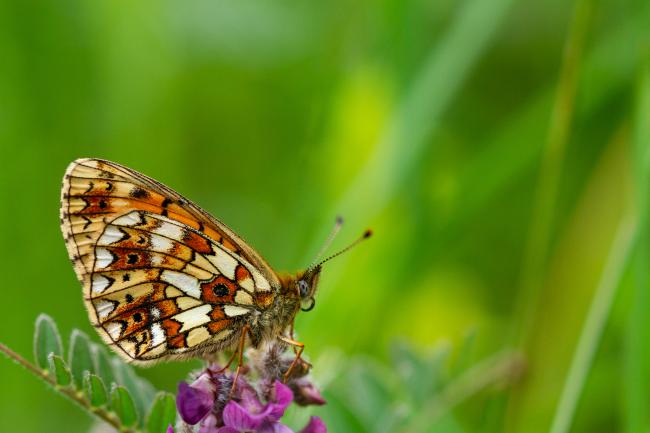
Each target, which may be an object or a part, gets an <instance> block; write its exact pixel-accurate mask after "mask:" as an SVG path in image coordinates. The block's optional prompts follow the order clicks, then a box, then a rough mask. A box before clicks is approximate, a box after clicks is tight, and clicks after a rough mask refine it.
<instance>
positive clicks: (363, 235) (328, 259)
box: [315, 230, 372, 267]
mask: <svg viewBox="0 0 650 433" xmlns="http://www.w3.org/2000/svg"><path fill="white" fill-rule="evenodd" d="M370 236H372V230H366V231H365V232H363V234H362V235H361V236H360V237H359V238H358V239H357V240H356V241H354V242H352V243H351V244H350V245H348V246H347V247H345V248H343V249H342V250H340V251H337V252H336V253H334V254H332V255H331V256H329V257H326V258H324V259H323V260H321V261H320V262H318V263H317V264H316V266H315V267H318V266H320V265H322V264H323V263H325V262H329V261H330V260H332V259H333V258H334V257H338V256H340V255H341V254H343V253H345V252H346V251H349V250H351V249H352V248H354V247H356V246H357V244H359V243H360V242H361V241H364V240H366V239H368V238H369V237H370Z"/></svg>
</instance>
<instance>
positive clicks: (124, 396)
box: [111, 385, 138, 427]
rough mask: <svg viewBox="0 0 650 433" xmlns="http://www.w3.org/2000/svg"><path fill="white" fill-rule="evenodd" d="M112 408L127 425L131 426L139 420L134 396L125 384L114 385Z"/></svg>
mask: <svg viewBox="0 0 650 433" xmlns="http://www.w3.org/2000/svg"><path fill="white" fill-rule="evenodd" d="M111 409H112V410H113V412H115V413H116V414H117V416H118V417H119V418H120V421H122V424H123V425H125V426H126V427H131V426H133V425H135V423H136V422H138V413H137V412H136V410H135V404H134V403H133V398H132V397H131V394H130V393H129V391H127V389H126V388H124V387H123V386H119V385H114V386H113V389H112V390H111Z"/></svg>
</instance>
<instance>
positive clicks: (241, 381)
mask: <svg viewBox="0 0 650 433" xmlns="http://www.w3.org/2000/svg"><path fill="white" fill-rule="evenodd" d="M468 342H471V341H470V340H466V342H465V343H464V344H463V346H462V347H461V348H460V349H459V351H458V354H457V356H456V360H455V361H454V362H453V363H452V362H450V361H449V359H450V358H449V354H450V351H449V350H448V348H446V347H439V348H435V349H433V350H425V351H424V353H416V352H415V351H413V350H412V349H411V348H410V347H409V346H408V345H404V344H398V345H395V346H394V350H393V364H392V365H382V364H379V363H377V362H375V361H371V360H368V359H363V358H357V359H343V358H341V357H339V358H338V361H337V360H336V359H335V358H332V357H331V356H330V358H329V359H324V361H327V362H324V363H321V362H320V361H319V363H320V364H322V365H326V366H327V369H328V370H330V371H334V372H336V373H337V378H336V380H334V381H332V382H331V383H330V385H329V387H328V388H330V390H329V393H328V397H327V400H328V401H329V402H330V403H331V404H329V405H327V406H325V407H324V408H323V410H324V414H325V418H326V419H327V420H328V424H330V423H331V426H330V428H331V430H332V431H337V432H338V431H341V432H344V431H353V430H359V429H362V430H364V431H372V432H374V433H377V432H379V433H382V432H386V433H388V432H404V433H406V432H408V433H419V432H421V433H426V432H429V431H433V430H431V428H432V427H435V428H436V430H435V431H436V432H441V433H444V432H448V431H449V432H454V431H457V430H455V429H454V428H453V425H452V424H453V418H450V416H451V415H452V410H454V408H455V407H457V406H459V405H460V404H461V403H463V402H465V401H467V400H469V399H470V398H472V397H473V396H475V395H476V394H478V393H480V392H482V391H483V390H487V389H489V388H491V387H493V386H496V387H498V388H503V385H507V384H509V383H511V382H512V381H514V380H516V379H517V378H518V377H519V376H520V374H521V372H522V368H523V366H524V364H523V359H522V358H521V356H520V355H519V354H518V353H516V352H510V351H504V352H502V353H499V354H496V355H495V356H493V357H490V358H488V359H485V360H483V361H481V362H478V363H476V364H475V365H470V364H468V362H467V359H468V357H467V352H468V349H467V347H469V343H468ZM290 347H291V346H289V345H287V344H285V343H283V342H274V343H270V344H266V345H263V346H262V347H260V348H257V349H255V348H249V349H248V350H247V351H246V363H245V364H244V365H243V366H242V368H240V370H239V374H237V373H235V372H232V371H230V370H229V369H228V368H225V367H224V366H223V365H222V364H219V363H217V362H216V361H215V362H212V363H210V364H208V365H206V366H205V367H204V368H202V369H200V370H199V371H196V372H193V373H191V374H190V377H189V379H188V381H187V382H186V381H181V382H180V383H179V385H178V392H177V395H176V396H174V395H173V394H171V393H169V392H164V391H159V390H156V389H155V388H154V387H153V385H152V384H151V383H149V382H148V381H147V380H145V379H143V378H141V377H139V376H138V375H137V374H136V373H135V371H134V370H133V368H131V366H129V365H127V364H125V363H124V362H123V361H122V360H121V359H118V358H117V357H114V356H110V355H109V354H108V353H107V352H106V350H104V348H103V347H101V346H99V345H96V344H94V343H92V342H90V340H89V338H88V337H87V336H86V335H85V334H84V333H82V332H81V331H78V330H73V331H72V333H71V335H70V343H69V349H68V351H67V354H66V353H65V351H64V348H63V342H62V339H61V336H60V334H59V331H58V329H57V326H56V324H55V322H54V321H53V320H52V319H51V318H50V317H49V316H47V315H45V314H42V315H40V316H39V317H38V319H37V320H36V331H35V334H34V362H33V363H32V362H30V361H28V360H27V359H25V358H23V357H22V356H21V355H19V354H17V353H15V352H14V351H12V350H11V349H9V348H8V347H7V346H5V345H4V344H1V343H0V351H1V352H3V353H4V354H5V355H7V356H8V357H10V358H11V359H13V360H14V361H16V362H17V363H19V364H20V365H22V366H23V367H25V368H26V369H27V370H28V371H30V372H31V373H33V374H34V375H36V376H37V377H39V378H41V379H42V380H43V381H45V382H46V383H47V384H48V385H50V386H52V387H53V389H54V390H55V391H57V392H58V393H59V394H61V395H63V396H65V397H67V398H69V399H70V400H72V401H74V402H75V403H77V404H78V405H79V407H81V408H82V409H84V410H85V411H87V412H88V413H90V414H91V415H93V416H95V417H97V418H98V419H100V420H101V421H103V422H105V423H106V424H108V425H109V426H112V427H113V428H114V429H115V430H116V431H119V432H122V433H145V432H146V433H162V432H165V433H293V432H294V430H292V429H291V428H290V427H289V426H288V425H300V429H298V430H297V431H298V433H325V432H326V431H327V427H326V425H325V422H324V421H323V419H321V418H320V417H316V416H309V415H310V414H311V412H310V411H309V410H306V409H304V407H305V406H322V405H325V403H326V401H325V398H324V397H323V396H322V395H321V393H320V391H319V389H318V388H317V387H316V386H315V385H314V383H313V382H312V380H311V379H310V376H309V372H310V370H311V365H310V364H309V363H308V362H307V361H305V360H302V359H299V361H298V362H297V363H296V364H295V365H294V368H292V369H291V371H290V373H289V374H288V375H287V371H289V369H290V366H291V364H292V363H293V361H294V359H295V352H294V351H293V350H291V349H290ZM292 408H293V409H292ZM296 409H297V410H296ZM289 412H291V413H289ZM300 415H302V418H300ZM297 416H298V418H300V419H298V418H296V417H297ZM307 416H308V418H307ZM450 422H451V423H452V424H450ZM450 426H451V427H450Z"/></svg>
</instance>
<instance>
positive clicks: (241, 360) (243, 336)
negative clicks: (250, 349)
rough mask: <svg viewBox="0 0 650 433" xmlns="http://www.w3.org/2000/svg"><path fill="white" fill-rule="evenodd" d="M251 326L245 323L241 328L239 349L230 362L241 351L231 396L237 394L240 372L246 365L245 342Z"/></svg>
mask: <svg viewBox="0 0 650 433" xmlns="http://www.w3.org/2000/svg"><path fill="white" fill-rule="evenodd" d="M250 329H251V328H250V326H248V325H244V327H243V328H242V330H241V337H240V338H239V350H238V351H237V352H235V353H233V356H232V359H231V360H230V362H229V364H232V360H233V359H234V358H235V355H236V354H237V353H239V361H238V362H237V370H235V377H234V379H233V381H232V388H230V394H229V398H230V397H232V396H233V395H234V394H235V390H236V389H237V379H239V373H240V372H241V368H242V365H244V344H245V343H246V334H248V333H249V332H250Z"/></svg>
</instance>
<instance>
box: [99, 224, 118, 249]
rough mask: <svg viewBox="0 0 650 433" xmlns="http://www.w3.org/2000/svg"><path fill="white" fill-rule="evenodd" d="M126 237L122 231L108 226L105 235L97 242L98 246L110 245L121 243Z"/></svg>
mask: <svg viewBox="0 0 650 433" xmlns="http://www.w3.org/2000/svg"><path fill="white" fill-rule="evenodd" d="M123 236H124V233H122V232H121V231H120V229H118V228H117V227H114V226H108V227H106V230H104V234H102V237H101V238H99V240H98V241H97V245H110V244H112V243H114V242H117V241H119V240H120V239H122V237H123Z"/></svg>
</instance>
